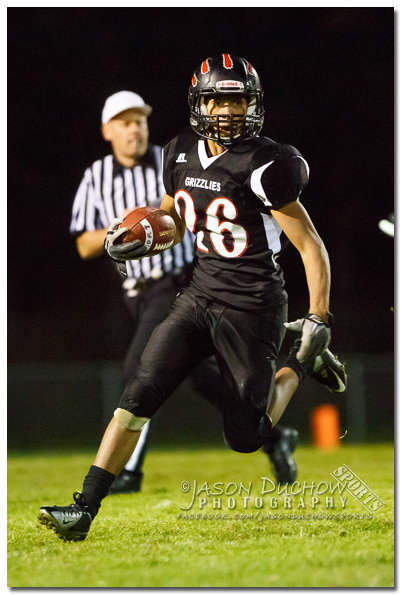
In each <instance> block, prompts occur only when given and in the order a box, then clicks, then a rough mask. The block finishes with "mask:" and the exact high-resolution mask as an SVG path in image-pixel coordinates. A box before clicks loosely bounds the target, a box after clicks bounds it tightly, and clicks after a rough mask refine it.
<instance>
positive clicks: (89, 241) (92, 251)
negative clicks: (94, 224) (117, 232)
mask: <svg viewBox="0 0 402 595" xmlns="http://www.w3.org/2000/svg"><path fill="white" fill-rule="evenodd" d="M106 234H107V229H96V230H95V231H84V233H83V234H81V235H80V236H78V237H77V239H76V244H77V250H78V254H79V255H80V256H81V258H82V259H83V260H91V258H97V257H98V256H101V255H102V254H103V243H104V241H105V238H106Z"/></svg>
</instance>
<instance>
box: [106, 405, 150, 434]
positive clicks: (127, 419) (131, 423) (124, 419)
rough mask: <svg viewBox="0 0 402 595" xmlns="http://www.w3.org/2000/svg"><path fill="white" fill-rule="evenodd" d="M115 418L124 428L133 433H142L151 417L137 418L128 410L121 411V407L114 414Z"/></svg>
mask: <svg viewBox="0 0 402 595" xmlns="http://www.w3.org/2000/svg"><path fill="white" fill-rule="evenodd" d="M114 418H115V420H116V421H118V422H119V424H120V425H121V426H123V428H125V429H126V430H131V431H132V432H140V431H141V430H142V428H143V427H144V426H145V424H146V423H147V421H149V417H136V416H135V415H133V414H132V413H130V412H129V411H126V409H120V407H118V408H117V409H116V411H115V412H114Z"/></svg>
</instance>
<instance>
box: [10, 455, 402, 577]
mask: <svg viewBox="0 0 402 595" xmlns="http://www.w3.org/2000/svg"><path fill="white" fill-rule="evenodd" d="M93 454H94V453H93V452H87V451H85V452H73V453H70V454H68V455H67V454H66V453H65V452H55V451H49V452H36V453H31V454H21V453H10V455H9V464H8V556H9V557H8V586H9V587H42V588H43V587H70V588H71V587H81V588H83V587H84V588H85V587H98V588H99V587H187V588H189V587H231V588H234V587H242V588H246V587H276V588H278V587H392V586H393V447H392V446H391V445H374V444H373V445H364V446H347V445H346V446H342V448H340V449H339V450H336V451H334V452H323V451H318V450H315V449H314V448H312V447H300V448H299V449H298V451H297V459H298V464H299V478H298V479H299V480H300V483H301V487H302V486H303V482H306V485H307V486H311V485H312V482H314V483H315V486H316V487H315V488H314V489H313V490H311V489H307V490H306V489H305V493H304V496H303V495H302V494H300V493H299V494H296V492H297V491H298V490H299V486H297V485H296V486H294V488H293V491H294V494H295V495H292V494H290V495H288V496H287V497H288V500H287V501H285V496H286V494H283V493H282V494H280V493H278V491H277V490H276V491H275V492H270V493H266V494H263V495H261V490H262V487H263V483H264V482H263V480H262V479H261V478H262V477H264V476H266V477H268V478H272V474H271V471H270V469H269V468H268V465H267V462H266V459H265V456H264V455H263V454H262V453H254V454H252V455H241V454H236V453H233V452H231V451H229V450H226V449H221V450H220V449H211V450H181V451H179V450H177V451H176V450H169V451H167V450H164V451H162V450H158V451H151V452H150V453H149V455H148V457H147V460H146V466H145V481H144V485H143V491H142V492H141V493H140V494H133V495H124V496H123V495H119V496H110V497H108V498H107V499H106V500H105V501H104V503H103V505H102V508H101V510H100V513H99V515H98V517H97V518H96V519H95V521H94V523H93V526H92V529H91V532H90V534H89V536H88V538H87V539H86V541H84V542H80V543H64V542H63V541H61V540H59V539H57V538H56V536H55V535H54V533H53V532H52V531H49V530H46V529H45V528H43V527H42V526H39V525H37V522H36V517H37V513H38V509H39V507H40V506H41V505H45V504H50V505H52V504H58V505H66V504H69V503H70V502H72V492H73V491H74V490H77V489H78V490H80V489H81V485H82V479H83V477H84V476H85V474H86V472H87V470H88V468H89V466H90V464H91V463H92V460H93ZM344 464H346V465H347V466H348V467H349V468H350V469H352V470H353V472H354V473H356V474H357V475H358V476H359V477H360V478H361V479H362V480H363V481H364V482H365V483H366V484H367V485H368V486H369V488H370V489H371V490H373V491H374V492H375V493H376V494H377V495H378V496H379V497H380V498H381V499H382V500H383V501H384V503H385V505H382V506H381V508H380V509H379V510H378V511H377V512H374V513H372V514H369V512H368V511H367V510H366V509H365V508H364V507H363V506H362V504H361V502H358V501H357V500H356V499H355V498H354V497H353V496H352V495H350V494H349V493H348V492H346V491H344V492H343V493H342V495H341V494H340V493H339V492H338V491H336V492H335V493H334V494H332V495H331V493H330V492H329V489H330V487H331V482H332V487H333V486H335V484H336V480H335V479H334V478H333V477H331V472H333V471H335V470H336V469H338V468H339V467H340V466H342V465H344ZM194 481H197V487H198V490H199V489H200V488H202V487H204V490H203V491H201V492H200V493H199V494H198V495H197V496H196V497H195V502H194V505H193V506H192V508H189V510H187V511H184V510H183V509H181V508H180V507H183V508H184V507H188V506H189V505H190V502H191V499H192V493H193V486H194ZM185 482H188V486H187V485H186V484H185ZM205 482H208V484H209V487H210V488H211V489H212V491H214V492H217V491H218V490H219V488H221V489H224V490H225V489H226V491H227V492H232V491H234V490H235V486H234V484H237V487H238V488H239V487H240V482H242V483H243V485H244V486H245V488H247V489H248V491H249V497H250V500H249V501H246V500H244V499H243V498H245V497H246V496H247V493H246V492H245V491H244V490H243V491H242V493H241V494H239V490H237V492H236V493H234V494H233V495H229V494H227V495H225V494H222V495H221V496H218V495H216V496H214V497H215V498H219V497H220V498H221V501H220V505H221V508H218V506H219V500H216V501H215V503H214V502H213V496H212V495H210V496H209V497H208V495H207V494H206V491H205V488H206V485H205ZM217 482H222V484H220V485H219V486H216V487H215V488H214V487H213V486H214V484H215V483H217ZM250 482H251V487H250V485H249V484H250ZM320 482H323V483H321V485H320V487H319V488H318V490H317V489H316V488H317V484H319V483H320ZM229 484H230V485H229ZM326 484H327V487H326ZM187 487H189V490H188V491H185V490H186V489H187ZM264 487H265V488H266V489H267V490H268V489H270V488H271V484H270V483H269V482H267V481H265V486H264ZM311 492H313V493H311ZM319 493H320V495H319ZM331 496H332V498H333V501H331V500H329V501H327V502H326V498H327V497H331ZM341 496H342V498H343V499H344V498H347V500H346V501H345V500H344V508H342V502H341V499H340V498H341ZM312 497H314V498H316V497H317V498H319V501H318V502H316V501H313V500H312ZM200 498H206V499H207V503H204V501H203V500H201V501H200ZM229 498H232V500H229ZM258 498H260V500H259V499H258ZM272 498H274V499H272ZM275 499H276V502H277V508H273V507H274V506H275ZM301 499H302V501H301ZM285 502H286V505H287V506H291V507H292V508H291V509H289V508H285ZM246 503H247V506H248V508H247V509H246V508H245V506H246ZM261 503H262V504H261ZM234 504H235V508H233V505H234ZM331 504H332V506H333V507H331ZM214 505H215V508H214ZM262 505H263V507H262V508H259V507H261V506H262ZM303 505H304V507H305V508H303V507H302V506H303ZM313 505H314V506H315V507H314V508H312V506H313ZM200 506H203V508H200ZM186 513H187V516H188V518H178V515H179V514H182V515H185V514H186ZM203 513H204V514H205V516H206V518H202V517H201V518H199V519H197V518H195V517H196V515H197V514H199V515H202V514H203ZM236 513H237V515H238V517H237V518H236ZM257 513H258V516H257V517H254V518H245V517H243V518H241V515H242V514H243V515H251V514H253V515H257ZM191 514H193V517H194V518H190V515H191ZM218 514H219V515H221V517H222V516H223V515H226V518H213V519H212V518H208V517H209V516H210V515H212V516H215V515H218ZM267 514H269V515H271V517H267V516H266V515H267ZM275 514H276V515H277V518H272V515H275ZM313 514H315V515H317V518H313V516H312V515H313ZM331 514H332V518H330V517H328V515H331ZM342 514H343V515H344V518H342V516H341V515H342ZM280 515H282V518H280ZM286 515H290V516H291V517H292V515H294V516H295V517H297V518H286ZM300 515H304V518H303V519H302V518H300ZM308 515H310V517H308ZM320 515H321V518H319V517H320ZM336 515H338V518H337V517H336ZM355 515H359V518H355ZM361 515H365V517H364V518H361Z"/></svg>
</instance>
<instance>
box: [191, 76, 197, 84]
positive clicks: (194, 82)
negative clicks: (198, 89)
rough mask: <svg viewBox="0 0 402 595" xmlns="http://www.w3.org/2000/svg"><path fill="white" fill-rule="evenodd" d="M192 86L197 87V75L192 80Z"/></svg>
mask: <svg viewBox="0 0 402 595" xmlns="http://www.w3.org/2000/svg"><path fill="white" fill-rule="evenodd" d="M191 84H192V85H193V87H195V86H196V84H197V77H196V76H195V73H194V74H193V78H192V79H191Z"/></svg>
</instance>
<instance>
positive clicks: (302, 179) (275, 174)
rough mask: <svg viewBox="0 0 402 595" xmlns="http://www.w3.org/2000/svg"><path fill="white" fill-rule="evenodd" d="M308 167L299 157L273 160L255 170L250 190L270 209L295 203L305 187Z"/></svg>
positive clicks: (251, 178) (251, 177)
mask: <svg viewBox="0 0 402 595" xmlns="http://www.w3.org/2000/svg"><path fill="white" fill-rule="evenodd" d="M308 178H309V167H308V164H307V162H306V160H305V159H303V157H302V156H301V155H294V156H289V157H285V158H284V159H274V160H272V161H269V162H267V163H265V164H264V165H262V166H261V167H259V168H258V169H255V170H254V171H253V172H252V174H251V176H250V188H251V190H252V191H253V192H254V194H256V195H257V196H258V198H260V199H261V200H262V202H263V203H264V204H265V205H266V206H267V207H269V208H270V209H274V210H276V209H280V208H282V207H284V206H285V205H287V204H289V203H291V202H294V201H296V200H297V199H298V198H299V196H300V194H301V191H302V190H303V188H304V187H305V186H306V185H307V183H308Z"/></svg>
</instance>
